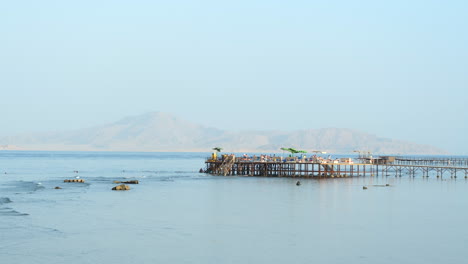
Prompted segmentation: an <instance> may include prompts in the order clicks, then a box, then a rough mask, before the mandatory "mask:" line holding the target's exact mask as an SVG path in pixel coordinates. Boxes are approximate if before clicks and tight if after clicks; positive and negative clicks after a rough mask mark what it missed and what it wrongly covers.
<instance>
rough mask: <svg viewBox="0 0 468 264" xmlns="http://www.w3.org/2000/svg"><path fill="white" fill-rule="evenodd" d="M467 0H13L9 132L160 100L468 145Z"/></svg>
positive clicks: (275, 123) (99, 116) (7, 18)
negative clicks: (467, 137)
mask: <svg viewBox="0 0 468 264" xmlns="http://www.w3.org/2000/svg"><path fill="white" fill-rule="evenodd" d="M467 14H468V1H462V0H460V1H450V0H446V1H430V0H424V1H422V0H421V1H417V0H411V1H408V0H405V1H399V0H393V1H378V0H369V1H352V0H348V1H332V0H326V1H325V0H324V1H312V0H308V1H272V0H268V1H253V0H249V1H177V0H173V1H150V0H147V1H143V0H132V1H117V0H109V1H96V0H93V1H84V0H80V1H60V0H57V1H47V0H41V1H21V0H18V1H2V2H1V4H0V40H1V41H0V91H1V104H0V115H1V118H2V119H1V120H2V125H1V130H0V135H12V134H16V133H24V132H32V131H47V130H64V129H75V128H82V127H89V126H93V125H98V124H102V123H108V122H113V121H116V120H118V119H120V118H122V117H125V116H129V115H139V114H143V113H146V112H151V111H163V112H169V113H173V114H176V115H178V116H180V117H182V118H184V119H187V120H190V121H193V122H197V123H201V124H204V125H208V126H215V127H218V128H222V129H236V130H246V129H255V130H260V129H282V130H291V129H307V128H323V127H339V128H352V129H358V130H361V131H364V132H368V133H372V134H376V135H378V136H382V137H390V138H394V139H402V140H408V141H413V142H416V143H423V144H431V145H434V146H437V147H440V148H443V149H447V150H449V151H451V152H453V153H455V154H468V140H466V134H467V131H468V106H467V103H468V102H467V101H468V100H467V99H468V16H467Z"/></svg>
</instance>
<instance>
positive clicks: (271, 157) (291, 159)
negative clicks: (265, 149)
mask: <svg viewBox="0 0 468 264" xmlns="http://www.w3.org/2000/svg"><path fill="white" fill-rule="evenodd" d="M227 156H234V154H230V155H223V156H222V158H221V159H222V160H224V159H225V158H226V157H227ZM236 160H237V161H244V162H248V161H250V162H314V163H339V162H340V160H339V159H333V158H332V157H331V155H329V156H328V157H327V158H324V157H321V156H317V155H312V156H310V157H307V156H306V155H302V156H293V155H289V157H281V156H276V154H273V155H268V154H261V155H258V156H257V155H253V156H249V155H247V154H244V155H242V156H241V157H236Z"/></svg>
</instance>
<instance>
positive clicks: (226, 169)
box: [205, 154, 468, 178]
mask: <svg viewBox="0 0 468 264" xmlns="http://www.w3.org/2000/svg"><path fill="white" fill-rule="evenodd" d="M467 160H468V159H467ZM465 161H466V160H463V159H458V160H457V161H456V162H454V160H447V159H445V160H442V159H439V160H437V159H428V160H422V159H420V158H418V159H411V158H402V157H399V158H396V159H395V160H394V161H393V159H392V161H391V162H390V161H388V159H385V158H381V157H379V158H376V159H375V160H374V159H372V160H365V159H358V163H354V160H352V159H350V158H347V159H337V160H325V159H317V158H314V159H312V158H310V159H308V158H302V159H300V158H298V157H288V158H281V157H268V158H263V157H261V158H260V157H245V156H241V157H236V156H235V155H233V154H231V155H224V156H223V157H221V158H219V159H213V158H207V159H206V161H205V164H206V169H205V172H206V173H210V174H215V175H224V176H228V175H243V176H264V177H301V178H343V177H355V176H366V175H367V176H399V177H401V176H403V175H408V176H412V177H415V176H416V175H420V176H422V177H430V176H434V177H444V176H450V177H452V178H453V177H455V178H456V177H457V176H461V177H465V178H468V166H463V165H464V164H466V163H465ZM421 164H424V165H421ZM454 164H456V165H461V166H456V165H454Z"/></svg>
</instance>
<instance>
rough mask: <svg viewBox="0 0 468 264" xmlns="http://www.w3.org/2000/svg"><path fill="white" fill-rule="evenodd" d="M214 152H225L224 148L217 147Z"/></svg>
mask: <svg viewBox="0 0 468 264" xmlns="http://www.w3.org/2000/svg"><path fill="white" fill-rule="evenodd" d="M213 150H216V151H217V152H221V150H223V148H220V147H216V148H213Z"/></svg>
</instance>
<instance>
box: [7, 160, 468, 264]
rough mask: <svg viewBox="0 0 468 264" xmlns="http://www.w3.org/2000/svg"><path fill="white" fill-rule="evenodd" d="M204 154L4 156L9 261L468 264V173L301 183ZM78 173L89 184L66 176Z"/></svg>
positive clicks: (322, 180) (313, 180)
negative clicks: (217, 172)
mask: <svg viewBox="0 0 468 264" xmlns="http://www.w3.org/2000/svg"><path fill="white" fill-rule="evenodd" d="M204 158H205V154H203V153H87V152H85V153H83V152H10V151H6V152H0V170H4V171H7V172H8V174H6V175H3V174H2V175H0V229H1V230H0V232H1V236H0V255H1V256H2V259H6V260H7V262H6V263H65V262H67V263H91V262H92V263H126V262H127V263H130V262H131V263H312V262H316V263H463V262H464V261H465V259H466V258H467V257H468V253H466V251H465V249H464V248H465V244H466V240H467V238H468V231H467V229H466V228H464V227H465V225H466V223H467V220H468V215H467V212H466V208H467V206H468V199H466V193H467V190H468V181H466V180H465V179H458V180H457V179H450V178H444V179H437V178H435V177H431V178H422V177H418V176H417V177H414V178H413V177H408V176H403V177H394V176H393V175H389V176H383V177H382V176H379V177H359V178H339V179H301V183H302V184H301V186H296V184H295V183H296V181H297V179H289V178H253V177H219V176H218V177H217V176H209V175H205V174H199V173H198V172H197V171H198V169H199V168H200V167H202V166H203V162H204ZM76 170H77V171H78V173H75V172H74V171H76ZM77 176H79V177H80V178H82V179H85V180H86V184H82V183H78V184H77V183H64V182H63V180H64V179H68V178H75V177H77ZM128 179H137V180H139V182H140V184H138V185H132V186H131V188H132V189H131V190H130V191H127V192H113V191H110V189H111V188H112V187H113V186H114V185H115V184H114V183H113V181H114V180H128ZM386 184H389V186H386ZM56 186H60V187H61V188H62V189H59V190H56V189H54V188H55V187H56ZM363 186H367V187H368V189H367V190H363V188H362V187H363Z"/></svg>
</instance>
